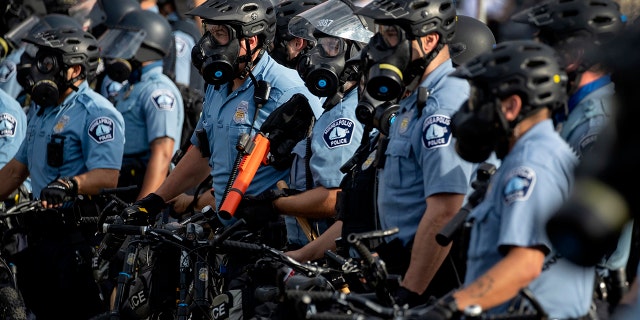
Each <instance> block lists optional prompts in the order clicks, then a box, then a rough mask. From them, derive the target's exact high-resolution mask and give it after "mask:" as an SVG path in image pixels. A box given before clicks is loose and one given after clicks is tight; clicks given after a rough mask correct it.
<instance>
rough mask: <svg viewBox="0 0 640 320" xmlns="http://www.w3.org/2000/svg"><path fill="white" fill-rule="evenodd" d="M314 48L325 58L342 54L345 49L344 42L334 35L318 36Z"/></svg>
mask: <svg viewBox="0 0 640 320" xmlns="http://www.w3.org/2000/svg"><path fill="white" fill-rule="evenodd" d="M317 41H318V42H317V44H316V48H317V50H318V52H319V53H320V55H321V56H322V57H325V58H335V57H338V56H340V55H343V54H344V52H345V50H346V42H345V41H344V40H343V39H340V38H336V37H319V38H318V40H317Z"/></svg>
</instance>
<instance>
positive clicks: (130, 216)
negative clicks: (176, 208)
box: [123, 193, 167, 226]
mask: <svg viewBox="0 0 640 320" xmlns="http://www.w3.org/2000/svg"><path fill="white" fill-rule="evenodd" d="M166 206H167V204H166V203H165V202H164V199H162V197H160V196H159V195H157V194H155V193H150V194H149V195H147V196H146V197H144V198H142V199H140V200H138V201H136V202H134V203H133V204H132V205H130V206H129V207H127V208H126V209H124V213H123V216H124V219H125V223H127V224H132V225H140V226H146V225H150V224H153V223H154V222H155V220H156V215H158V213H160V211H162V209H164V208H165V207H166Z"/></svg>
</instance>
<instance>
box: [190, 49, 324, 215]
mask: <svg viewBox="0 0 640 320" xmlns="http://www.w3.org/2000/svg"><path fill="white" fill-rule="evenodd" d="M252 73H253V74H254V75H255V77H256V80H258V81H260V80H264V81H267V82H269V83H270V84H271V92H270V94H269V99H268V101H267V103H265V104H264V105H263V106H262V108H261V109H260V110H259V115H258V116H257V117H256V120H255V122H254V123H253V129H251V128H252V122H253V118H254V115H255V113H256V104H255V102H254V100H253V94H254V84H253V81H251V79H247V80H246V81H245V82H244V83H243V84H242V85H241V86H240V87H239V88H237V89H236V90H234V91H233V92H230V87H229V84H223V85H221V86H219V88H217V89H216V87H215V86H211V85H209V86H207V89H206V91H205V98H204V103H203V110H202V115H201V116H200V119H199V120H198V124H197V126H196V129H195V131H197V130H201V129H205V130H206V133H207V138H208V140H209V146H201V145H200V143H199V141H198V139H197V138H196V135H195V133H194V134H193V135H192V136H191V143H192V144H194V145H196V146H198V147H199V148H209V152H211V155H212V156H211V157H210V158H209V166H210V167H211V177H212V178H213V179H212V181H213V182H212V186H213V190H214V196H215V198H216V199H217V200H218V201H220V199H222V195H223V193H224V190H225V186H226V184H227V181H228V180H229V174H230V173H231V172H232V171H233V167H234V163H235V159H236V156H237V154H238V151H237V150H236V144H237V143H238V138H239V137H240V135H241V134H242V133H247V134H249V131H250V130H251V136H252V137H253V136H254V135H255V134H256V132H258V130H259V129H260V126H262V123H263V122H264V120H266V119H267V117H268V116H269V114H270V113H271V112H272V111H273V110H275V109H276V108H277V107H279V106H280V105H282V104H283V103H285V102H287V101H288V100H289V99H290V98H291V97H292V96H293V95H294V94H296V93H302V94H304V95H305V96H306V97H307V98H308V99H309V104H310V105H311V108H312V109H313V110H314V112H315V114H316V117H318V116H319V115H320V114H319V113H320V112H321V111H320V110H322V106H321V105H320V100H319V99H318V98H317V97H315V96H314V95H312V94H311V93H310V92H309V90H308V89H307V88H306V87H305V86H304V82H302V79H300V77H299V76H298V74H297V73H296V71H295V70H292V69H288V68H286V67H284V66H281V65H279V64H278V63H276V62H275V60H273V59H272V58H271V57H269V55H268V54H264V55H263V56H262V58H261V59H260V61H258V63H257V64H256V65H255V67H254V69H253V71H252ZM288 175H289V170H283V171H279V170H276V169H275V168H273V167H272V166H260V168H259V169H258V171H257V172H256V174H255V176H254V178H253V180H252V181H251V184H250V185H249V187H248V189H247V191H246V194H259V193H261V192H263V191H265V190H267V189H275V188H276V182H278V180H281V179H282V180H285V181H287V182H288ZM218 206H220V202H218Z"/></svg>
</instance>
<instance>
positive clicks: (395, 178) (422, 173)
mask: <svg viewBox="0 0 640 320" xmlns="http://www.w3.org/2000/svg"><path fill="white" fill-rule="evenodd" d="M453 70H454V68H453V66H452V64H451V60H448V61H446V62H445V63H443V64H442V65H440V66H438V67H437V68H436V69H435V70H433V72H432V73H431V74H429V75H428V76H427V78H426V79H425V80H424V82H422V84H421V85H420V86H421V87H425V88H427V89H428V90H429V97H428V99H427V103H426V106H425V107H424V109H423V110H422V115H421V116H420V117H418V113H419V112H418V108H417V95H418V94H417V92H418V89H416V90H414V92H412V93H411V95H410V96H408V97H407V98H405V99H403V100H401V101H400V110H399V113H398V116H397V117H396V119H395V120H394V121H393V123H392V124H391V128H390V130H389V144H388V146H387V150H386V151H385V156H386V160H385V165H384V169H383V170H382V172H381V174H380V184H379V189H378V190H379V192H378V199H377V203H378V208H379V210H380V223H381V226H382V228H383V229H389V228H393V227H398V228H399V229H400V230H399V232H398V233H397V234H395V235H394V236H391V238H389V239H387V240H390V239H393V238H396V237H397V238H399V239H400V240H401V241H402V243H403V245H407V244H408V243H409V242H411V241H412V240H413V238H414V237H415V233H416V230H417V227H418V224H419V222H420V220H421V219H422V216H423V214H424V212H425V210H426V206H427V205H426V201H425V199H426V198H427V197H429V196H431V195H434V194H438V193H458V194H467V193H468V192H469V191H470V189H471V187H470V177H471V174H472V171H473V165H472V164H471V163H469V162H466V161H464V160H462V158H460V157H459V156H458V154H457V153H456V150H455V139H454V138H453V136H452V135H451V116H452V115H453V114H454V113H455V112H456V111H457V110H458V109H459V108H460V106H461V105H462V103H463V102H464V101H465V100H466V99H468V97H469V84H468V82H467V81H466V80H463V79H458V78H454V77H448V76H447V75H448V74H449V73H451V72H452V71H453Z"/></svg>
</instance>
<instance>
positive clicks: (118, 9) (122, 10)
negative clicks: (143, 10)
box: [98, 0, 140, 27]
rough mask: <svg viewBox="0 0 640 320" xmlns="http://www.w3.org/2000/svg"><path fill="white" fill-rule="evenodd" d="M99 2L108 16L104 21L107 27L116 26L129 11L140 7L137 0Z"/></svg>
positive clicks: (100, 0)
mask: <svg viewBox="0 0 640 320" xmlns="http://www.w3.org/2000/svg"><path fill="white" fill-rule="evenodd" d="M98 4H99V5H100V7H101V8H102V10H103V11H104V13H105V15H106V17H107V18H106V20H105V21H104V24H105V25H107V27H111V26H115V25H116V24H118V22H120V20H121V19H122V18H123V17H124V16H125V15H126V14H127V13H129V12H131V11H135V10H139V9H140V3H138V1H136V0H118V1H113V0H98Z"/></svg>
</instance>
